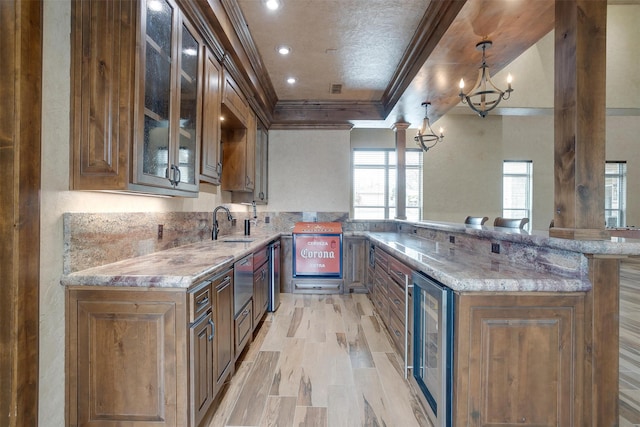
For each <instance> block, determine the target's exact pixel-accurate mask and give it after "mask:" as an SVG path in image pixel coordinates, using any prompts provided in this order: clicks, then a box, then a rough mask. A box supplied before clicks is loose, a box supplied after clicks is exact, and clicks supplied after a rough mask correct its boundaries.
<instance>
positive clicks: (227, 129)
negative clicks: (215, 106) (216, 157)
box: [222, 95, 256, 193]
mask: <svg viewBox="0 0 640 427" xmlns="http://www.w3.org/2000/svg"><path fill="white" fill-rule="evenodd" d="M224 97H226V95H225V96H224ZM226 105H227V104H223V116H224V121H223V122H222V134H223V137H222V153H223V160H222V165H223V167H222V189H223V190H227V191H234V192H248V193H253V190H254V188H255V179H256V178H255V149H256V116H255V114H254V113H253V112H252V111H251V110H247V111H246V116H245V118H244V120H245V122H244V123H243V122H242V118H241V117H238V116H237V115H235V114H234V113H233V112H232V111H231V109H229V110H226V109H225V107H226Z"/></svg>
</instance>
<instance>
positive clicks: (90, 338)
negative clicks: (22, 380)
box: [66, 289, 188, 427]
mask: <svg viewBox="0 0 640 427" xmlns="http://www.w3.org/2000/svg"><path fill="white" fill-rule="evenodd" d="M66 304H67V318H66V323H67V335H66V340H67V346H66V347H67V372H66V374H67V408H66V412H67V425H69V426H88V425H91V426H114V425H127V426H150V425H153V426H167V427H169V426H178V425H184V424H185V421H186V420H187V417H188V414H187V396H188V389H187V388H188V384H187V382H188V380H187V375H186V372H187V360H186V359H187V329H186V328H185V326H184V323H183V322H184V319H186V317H187V314H186V304H185V294H184V293H179V292H165V291H148V290H147V291H113V290H109V291H106V290H97V289H96V290H79V289H76V290H73V289H72V290H68V292H67V296H66ZM181 373H182V374H181Z"/></svg>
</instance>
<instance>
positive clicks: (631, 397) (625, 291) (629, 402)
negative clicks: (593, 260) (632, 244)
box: [620, 259, 640, 427]
mask: <svg viewBox="0 0 640 427" xmlns="http://www.w3.org/2000/svg"><path fill="white" fill-rule="evenodd" d="M631 426H633V427H636V426H640V260H639V259H630V260H625V261H623V262H622V263H621V267H620V427H631Z"/></svg>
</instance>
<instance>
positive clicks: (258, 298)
mask: <svg viewBox="0 0 640 427" xmlns="http://www.w3.org/2000/svg"><path fill="white" fill-rule="evenodd" d="M268 261H269V247H268V246H265V247H264V248H261V249H260V250H258V251H256V252H254V253H253V265H254V269H253V329H255V328H257V327H258V324H259V323H260V320H262V317H263V316H264V314H265V313H266V312H267V305H268V303H269V262H268Z"/></svg>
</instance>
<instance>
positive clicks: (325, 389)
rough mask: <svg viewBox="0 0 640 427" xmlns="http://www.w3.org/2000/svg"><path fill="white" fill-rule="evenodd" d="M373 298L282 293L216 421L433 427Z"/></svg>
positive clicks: (219, 425) (283, 426) (289, 426)
mask: <svg viewBox="0 0 640 427" xmlns="http://www.w3.org/2000/svg"><path fill="white" fill-rule="evenodd" d="M383 327H384V326H383V325H382V324H381V323H380V322H379V321H378V319H377V318H376V317H375V316H374V314H373V307H372V305H371V302H370V301H369V299H368V297H367V295H363V294H345V295H299V294H296V295H294V294H282V296H281V305H280V308H279V309H278V310H277V312H276V313H269V314H267V317H266V319H265V320H264V323H263V325H262V327H261V328H260V330H259V331H258V332H257V335H256V337H255V338H254V342H253V343H252V344H251V346H250V347H249V349H248V350H247V352H246V354H244V355H243V356H242V361H241V362H239V363H238V364H237V370H236V374H235V375H234V377H233V379H232V380H231V382H230V383H229V384H228V386H227V387H226V388H227V389H226V390H223V392H224V396H223V398H222V400H221V402H220V405H219V407H218V409H217V410H216V413H215V415H214V418H213V420H212V421H211V423H210V427H223V426H225V427H226V426H280V427H293V426H304V427H315V426H319V427H322V426H326V427H352V426H354V427H355V426H358V427H359V426H380V427H382V426H387V427H393V426H403V427H412V426H421V427H422V426H430V425H431V424H430V423H429V421H428V420H427V418H426V415H425V414H424V412H423V411H422V409H421V407H420V405H419V403H418V400H417V398H416V397H415V395H413V394H412V392H411V391H410V388H409V386H408V384H407V382H406V381H405V380H404V377H403V366H402V362H401V359H400V358H399V357H398V356H397V355H396V354H395V353H394V351H393V349H392V346H391V342H390V340H389V338H388V336H387V335H386V333H385V331H384V330H383Z"/></svg>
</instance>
